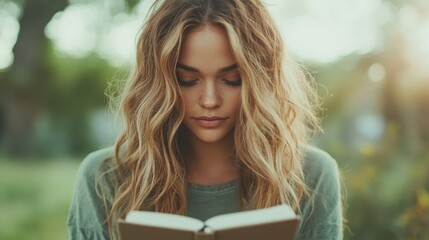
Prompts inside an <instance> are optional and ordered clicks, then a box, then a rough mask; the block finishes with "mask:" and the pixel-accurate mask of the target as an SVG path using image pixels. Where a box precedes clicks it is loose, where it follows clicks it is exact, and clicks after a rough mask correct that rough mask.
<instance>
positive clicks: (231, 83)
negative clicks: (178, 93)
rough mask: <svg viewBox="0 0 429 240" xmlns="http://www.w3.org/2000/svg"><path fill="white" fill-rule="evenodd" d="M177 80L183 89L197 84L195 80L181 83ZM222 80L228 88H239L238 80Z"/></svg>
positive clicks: (180, 80)
mask: <svg viewBox="0 0 429 240" xmlns="http://www.w3.org/2000/svg"><path fill="white" fill-rule="evenodd" d="M177 80H178V81H179V85H180V86H183V87H192V86H194V85H195V84H197V80H191V81H183V80H182V79H180V78H177ZM222 80H223V82H224V83H225V84H226V85H228V86H230V87H239V86H241V79H240V80H235V81H229V80H225V79H222Z"/></svg>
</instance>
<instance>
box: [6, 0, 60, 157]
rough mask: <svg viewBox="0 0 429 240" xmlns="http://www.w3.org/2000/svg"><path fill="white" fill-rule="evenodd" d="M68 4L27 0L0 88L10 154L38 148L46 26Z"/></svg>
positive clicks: (20, 154)
mask: <svg viewBox="0 0 429 240" xmlns="http://www.w3.org/2000/svg"><path fill="white" fill-rule="evenodd" d="M66 6H67V0H27V1H26V2H25V3H24V6H23V14H22V18H21V19H20V31H19V34H18V39H17V42H16V45H15V47H14V49H13V53H14V63H13V65H12V67H11V69H10V70H9V71H8V72H7V73H6V74H5V75H4V77H3V80H4V81H3V84H2V85H3V86H2V89H1V91H0V99H1V100H2V101H1V102H2V105H0V108H3V109H0V118H1V117H3V119H0V123H2V124H3V127H0V129H1V128H3V131H0V134H2V135H0V140H1V143H2V145H3V146H2V148H3V150H4V152H5V153H6V154H7V155H12V156H29V155H30V154H31V153H32V152H34V150H35V149H34V146H35V144H34V136H33V132H34V122H35V120H36V117H37V116H38V114H39V112H40V109H41V106H40V105H41V104H40V102H41V101H40V100H41V97H42V96H41V94H42V90H43V89H44V87H45V86H46V81H44V79H43V72H44V70H43V68H44V62H45V52H46V47H47V43H48V40H47V38H46V37H45V34H44V29H45V26H46V24H47V23H48V22H49V21H50V20H51V18H52V16H53V15H54V14H55V13H56V12H57V11H60V10H62V9H64V8H65V7H66Z"/></svg>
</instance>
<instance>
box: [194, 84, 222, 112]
mask: <svg viewBox="0 0 429 240" xmlns="http://www.w3.org/2000/svg"><path fill="white" fill-rule="evenodd" d="M202 91H203V92H202V93H201V95H200V99H199V102H200V106H201V107H203V108H217V107H219V106H220V105H221V104H222V98H221V96H220V95H219V93H218V91H217V89H216V85H215V83H214V82H206V84H205V86H204V88H203V90H202Z"/></svg>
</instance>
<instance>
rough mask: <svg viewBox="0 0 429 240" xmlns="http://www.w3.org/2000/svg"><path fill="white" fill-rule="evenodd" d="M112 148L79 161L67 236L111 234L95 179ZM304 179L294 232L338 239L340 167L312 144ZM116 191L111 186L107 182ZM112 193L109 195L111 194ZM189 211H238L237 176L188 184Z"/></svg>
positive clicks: (305, 237) (198, 214)
mask: <svg viewBox="0 0 429 240" xmlns="http://www.w3.org/2000/svg"><path fill="white" fill-rule="evenodd" d="M112 154H113V149H112V148H109V149H102V150H98V151H96V152H93V153H91V154H89V155H88V156H87V157H86V158H85V159H84V161H83V162H82V164H81V166H80V168H79V170H78V173H77V178H76V185H75V189H74V194H73V199H72V202H71V206H70V211H69V216H68V219H67V226H68V233H69V239H74V240H80V239H91V240H98V239H100V240H101V239H110V238H109V236H108V230H107V224H106V215H105V211H104V207H103V206H104V205H103V202H102V200H101V198H100V197H99V196H98V195H97V193H96V189H95V179H96V176H97V173H98V172H99V169H100V167H102V164H103V160H105V159H107V158H111V157H112V156H113V155H112ZM304 174H305V181H306V184H307V185H308V187H309V188H310V191H311V195H312V196H313V199H314V206H312V204H311V202H310V201H305V200H303V201H302V202H301V211H302V214H301V222H300V224H299V229H298V234H297V238H296V239H299V240H310V239H318V240H320V239H342V238H343V229H342V228H343V226H342V205H341V188H340V181H339V171H338V166H337V163H336V162H335V160H334V159H333V158H332V157H331V156H330V155H329V154H327V153H326V152H324V151H322V150H320V149H317V148H315V147H306V153H305V160H304ZM106 187H107V188H109V187H110V188H112V189H110V190H111V191H110V192H112V193H113V192H114V189H113V186H106ZM111 197H112V196H111ZM187 201H188V202H187V207H188V214H187V215H188V216H191V217H195V218H198V219H200V220H203V221H204V220H206V219H208V218H210V217H212V216H215V215H219V214H223V213H230V212H237V211H240V209H239V205H238V188H237V181H231V182H228V183H225V184H221V185H210V186H207V185H197V184H188V196H187Z"/></svg>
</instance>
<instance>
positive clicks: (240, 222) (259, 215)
mask: <svg viewBox="0 0 429 240" xmlns="http://www.w3.org/2000/svg"><path fill="white" fill-rule="evenodd" d="M294 218H296V214H295V213H294V211H293V210H292V208H291V207H289V206H287V205H278V206H274V207H270V208H264V209H258V210H251V211H243V212H237V213H228V214H222V215H219V216H216V217H212V218H210V219H208V220H207V221H206V226H209V227H210V228H211V229H213V230H222V229H228V228H235V227H240V226H246V225H255V224H261V223H267V222H278V221H283V220H289V219H294Z"/></svg>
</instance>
